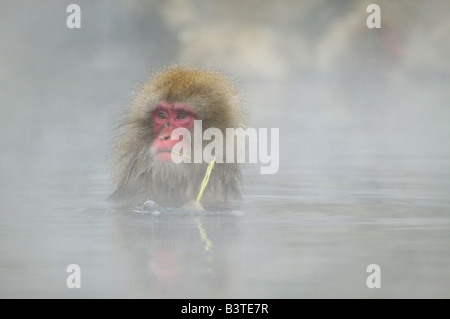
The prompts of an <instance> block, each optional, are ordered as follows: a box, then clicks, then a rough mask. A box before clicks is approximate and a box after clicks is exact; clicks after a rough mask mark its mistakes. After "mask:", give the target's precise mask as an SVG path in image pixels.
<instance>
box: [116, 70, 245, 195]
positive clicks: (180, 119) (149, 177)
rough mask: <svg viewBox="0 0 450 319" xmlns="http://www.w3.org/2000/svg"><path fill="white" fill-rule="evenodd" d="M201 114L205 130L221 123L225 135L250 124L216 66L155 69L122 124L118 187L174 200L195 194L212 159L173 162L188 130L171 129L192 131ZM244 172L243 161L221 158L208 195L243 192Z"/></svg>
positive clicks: (121, 191)
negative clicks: (183, 131)
mask: <svg viewBox="0 0 450 319" xmlns="http://www.w3.org/2000/svg"><path fill="white" fill-rule="evenodd" d="M196 120H201V121H202V122H201V124H202V130H203V131H204V130H206V129H208V128H217V129H219V130H220V131H221V132H222V134H223V136H225V135H226V134H225V129H226V128H239V127H245V115H244V112H243V110H242V108H241V105H240V101H239V98H238V97H237V95H236V92H235V90H234V88H233V87H232V85H231V84H230V82H229V81H228V80H227V79H226V78H225V77H224V76H222V75H221V74H220V73H218V72H216V71H213V70H201V69H196V68H193V67H184V66H179V65H175V66H171V67H167V68H166V69H164V70H163V71H161V72H156V73H154V74H153V75H152V77H151V79H150V81H149V82H148V83H146V84H144V85H142V86H141V87H140V90H139V92H138V94H137V96H136V98H135V100H134V102H133V103H132V104H131V105H130V109H129V113H128V117H127V118H126V119H125V121H124V122H123V123H122V125H121V126H120V130H121V132H120V135H119V136H118V138H117V141H116V144H115V164H114V170H115V179H116V182H117V185H118V188H117V191H116V192H115V193H117V194H120V195H121V196H122V195H124V194H126V196H127V197H130V196H131V197H135V196H138V198H139V200H147V199H151V200H155V201H157V202H160V203H161V202H162V203H169V204H170V203H178V200H177V199H179V200H180V201H181V202H183V201H185V200H190V199H194V197H195V194H196V193H197V192H198V189H199V185H200V182H201V180H202V179H203V176H204V174H205V170H206V165H207V163H198V164H196V163H193V161H192V162H191V163H190V164H186V163H174V162H173V160H172V158H173V153H174V152H173V150H172V149H173V147H174V146H175V145H176V144H177V143H180V141H182V140H183V136H179V137H178V139H173V138H172V133H173V131H174V130H175V129H178V128H184V129H186V130H188V131H189V132H190V133H191V134H190V136H192V133H193V130H194V121H196ZM202 134H203V132H202ZM192 147H193V145H192ZM192 154H193V153H192ZM240 176H241V173H240V167H239V165H237V164H234V163H230V164H225V163H224V164H217V165H216V168H215V169H214V172H213V173H212V174H211V177H210V179H211V181H210V184H209V185H208V187H207V191H205V199H207V200H208V199H209V200H218V201H221V200H229V199H230V200H231V199H234V198H237V197H239V184H240V179H241V177H240ZM221 179H222V180H221ZM121 196H119V197H121ZM124 196H125V195H124Z"/></svg>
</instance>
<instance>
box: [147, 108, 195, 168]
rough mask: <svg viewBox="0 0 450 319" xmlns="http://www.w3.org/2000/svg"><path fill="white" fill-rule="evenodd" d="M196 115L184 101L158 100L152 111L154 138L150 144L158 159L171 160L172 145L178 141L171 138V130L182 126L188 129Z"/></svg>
mask: <svg viewBox="0 0 450 319" xmlns="http://www.w3.org/2000/svg"><path fill="white" fill-rule="evenodd" d="M196 119H197V118H196V116H195V113H194V111H193V110H192V108H190V107H189V106H188V105H187V104H186V103H180V102H177V103H168V102H159V103H158V104H157V105H156V107H155V110H154V111H153V128H154V130H155V135H156V138H155V140H154V142H153V144H152V151H153V153H154V155H155V159H156V160H158V161H162V162H165V161H172V156H171V151H172V147H173V146H174V145H175V144H177V143H178V142H180V140H181V139H182V136H181V137H180V140H173V139H172V138H171V135H172V131H173V130H174V129H176V128H181V127H184V128H186V129H188V130H189V129H190V128H191V127H192V126H193V125H194V120H196Z"/></svg>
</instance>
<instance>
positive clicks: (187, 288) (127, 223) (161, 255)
mask: <svg viewBox="0 0 450 319" xmlns="http://www.w3.org/2000/svg"><path fill="white" fill-rule="evenodd" d="M124 214H125V215H127V216H124V218H120V219H119V221H118V229H119V233H120V237H121V238H122V239H121V241H122V248H121V250H122V253H123V254H124V256H125V258H121V259H122V260H123V261H125V262H126V263H127V267H129V275H128V276H127V277H128V278H129V280H130V285H131V286H132V287H133V289H137V291H140V293H141V294H143V295H144V296H149V297H150V296H153V297H161V296H165V297H177V296H178V297H180V296H186V295H189V296H191V297H198V296H205V295H208V294H217V291H222V290H223V287H224V286H226V282H227V281H230V280H231V277H232V276H233V267H230V262H231V259H232V258H234V256H235V255H236V253H237V252H236V249H237V242H236V241H237V240H238V239H239V231H238V227H237V223H238V219H239V217H238V216H237V215H236V214H235V213H234V212H214V213H209V212H206V213H203V214H199V213H190V212H189V211H182V210H174V211H170V210H168V211H165V212H163V213H159V212H158V213H157V214H155V213H154V211H151V212H150V211H139V212H138V211H137V210H135V211H134V212H132V213H130V212H128V213H127V212H124ZM130 214H131V216H130ZM230 258H231V259H230ZM136 274H138V276H136ZM138 294H139V293H138Z"/></svg>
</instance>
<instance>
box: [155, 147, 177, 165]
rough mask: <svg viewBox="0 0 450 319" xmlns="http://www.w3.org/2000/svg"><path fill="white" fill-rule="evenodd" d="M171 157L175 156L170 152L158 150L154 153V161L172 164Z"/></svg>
mask: <svg viewBox="0 0 450 319" xmlns="http://www.w3.org/2000/svg"><path fill="white" fill-rule="evenodd" d="M172 155H175V154H173V153H172V150H169V149H159V150H157V151H156V152H155V159H156V160H157V161H160V162H173V160H172Z"/></svg>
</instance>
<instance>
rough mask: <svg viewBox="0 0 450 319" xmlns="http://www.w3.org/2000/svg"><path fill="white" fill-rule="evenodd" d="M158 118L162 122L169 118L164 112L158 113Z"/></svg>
mask: <svg viewBox="0 0 450 319" xmlns="http://www.w3.org/2000/svg"><path fill="white" fill-rule="evenodd" d="M156 116H157V117H158V118H159V119H161V120H162V119H165V118H167V117H166V115H165V114H164V112H158V114H157V115H156Z"/></svg>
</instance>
